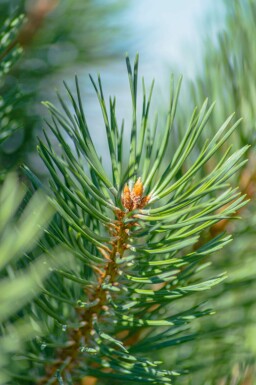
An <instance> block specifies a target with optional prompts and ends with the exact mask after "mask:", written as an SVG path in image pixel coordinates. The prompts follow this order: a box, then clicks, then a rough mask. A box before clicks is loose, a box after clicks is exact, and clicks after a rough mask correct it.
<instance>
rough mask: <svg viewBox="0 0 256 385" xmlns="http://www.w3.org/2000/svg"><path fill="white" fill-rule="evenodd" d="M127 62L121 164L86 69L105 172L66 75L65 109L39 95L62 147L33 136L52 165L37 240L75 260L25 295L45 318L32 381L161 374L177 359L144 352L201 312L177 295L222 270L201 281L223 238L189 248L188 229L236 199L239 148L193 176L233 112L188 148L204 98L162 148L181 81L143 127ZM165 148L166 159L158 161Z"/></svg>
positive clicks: (182, 336)
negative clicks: (103, 138)
mask: <svg viewBox="0 0 256 385" xmlns="http://www.w3.org/2000/svg"><path fill="white" fill-rule="evenodd" d="M127 68H128V76H129V82H130V88H131V94H132V102H133V120H132V122H133V123H132V129H131V139H130V146H131V151H130V158H129V162H128V164H127V165H125V163H124V161H123V152H124V149H123V138H122V135H123V128H122V127H123V126H121V128H120V127H119V126H118V124H117V119H116V112H115V110H116V103H115V102H114V101H113V100H111V101H110V106H109V108H110V111H109V112H108V111H107V107H106V103H105V98H104V94H103V88H102V84H101V80H100V78H98V84H96V82H95V81H94V80H93V79H92V82H93V86H94V88H95V91H96V93H97V95H98V99H99V103H100V105H101V109H102V113H103V118H104V124H105V128H106V133H107V138H108V145H109V152H110V159H111V162H112V178H110V177H109V176H108V174H107V173H106V171H105V169H104V164H103V163H102V161H101V159H100V156H99V155H98V154H97V151H96V149H95V146H94V144H93V141H92V139H91V135H90V132H89V128H88V125H87V122H86V118H85V113H84V111H83V107H82V101H81V100H82V98H81V94H80V90H79V85H78V81H77V79H76V92H77V95H76V96H77V98H75V97H74V96H73V94H72V93H71V91H70V90H69V87H68V86H67V85H65V87H66V89H67V92H68V95H69V97H70V103H71V105H72V106H73V110H74V112H71V111H70V109H69V107H68V105H67V104H66V103H65V102H64V100H63V99H62V97H61V96H59V100H60V103H61V106H62V109H63V113H62V112H60V111H59V110H58V109H56V108H55V107H54V106H53V105H52V104H50V103H45V105H46V106H47V107H48V109H49V111H50V113H51V115H52V122H50V123H48V127H49V128H50V130H51V131H52V133H53V134H54V135H55V136H56V138H57V140H58V142H59V144H60V146H61V151H62V153H61V154H60V155H58V154H57V153H56V152H55V150H54V148H53V146H52V145H51V140H50V139H49V138H48V136H47V135H46V134H45V136H46V144H45V143H43V142H42V141H41V142H40V144H39V154H40V156H41V157H42V159H43V160H44V162H45V164H46V166H47V168H48V170H49V172H50V174H51V180H50V187H51V190H52V196H51V202H52V204H53V205H54V206H55V208H56V209H57V211H58V212H59V215H58V216H57V217H56V220H55V221H54V222H53V223H52V224H51V227H50V229H49V232H48V237H47V239H48V241H47V242H49V243H51V242H54V243H56V242H57V243H60V244H61V245H62V246H65V248H66V249H68V250H70V251H72V253H73V255H74V256H75V258H76V264H75V265H72V264H71V265H68V264H67V265H65V264H64V265H63V266H62V267H61V268H57V269H55V271H54V273H53V275H52V276H51V278H50V279H49V280H48V281H47V283H46V285H45V291H44V292H43V294H42V295H41V296H40V298H38V299H36V301H35V309H36V312H35V314H36V316H37V317H38V318H43V319H45V322H46V324H49V322H50V321H49V320H51V322H50V324H51V325H52V326H51V327H50V329H49V330H52V331H49V335H48V336H47V337H46V338H45V343H44V346H45V347H46V348H44V349H43V351H41V352H40V353H39V352H38V357H40V360H41V362H42V363H43V362H44V365H43V366H44V368H45V370H41V369H40V367H38V366H37V367H35V366H33V365H32V369H31V376H32V377H31V381H32V378H39V376H40V375H41V378H40V380H39V381H38V382H37V383H39V384H40V385H42V384H58V383H62V382H65V381H66V382H67V383H78V382H79V381H80V380H81V379H82V378H88V381H89V379H92V377H95V378H102V379H105V380H106V381H108V379H112V380H113V381H117V382H122V383H124V382H126V381H129V382H133V383H144V384H146V383H152V384H169V383H172V381H173V379H174V378H175V376H177V375H178V374H182V373H183V368H182V367H179V368H178V369H177V370H176V369H175V370H173V369H171V370H165V369H162V368H161V365H160V364H159V362H155V361H152V360H149V359H148V358H147V357H145V355H147V353H146V352H148V351H151V350H154V351H157V350H158V349H163V348H165V347H171V346H176V345H177V344H183V343H187V342H189V341H191V340H194V339H197V338H199V337H200V333H199V334H198V333H190V334H189V332H187V330H186V329H187V327H188V326H190V324H191V323H193V322H195V321H196V320H197V319H200V318H201V317H204V316H207V315H210V314H212V310H211V309H208V308H205V306H204V304H203V303H202V302H197V303H195V304H194V305H193V304H192V305H191V304H190V305H186V307H185V308H184V306H183V305H182V304H183V303H185V302H184V301H185V299H186V297H188V296H193V295H195V293H201V292H204V291H205V290H210V289H211V288H212V287H213V286H215V285H217V284H219V283H220V282H222V281H223V279H225V274H219V275H217V276H211V277H209V276H208V277H207V278H204V279H202V277H201V276H200V274H201V271H202V270H203V269H205V268H206V267H207V266H208V264H207V263H205V258H206V257H207V256H208V255H210V254H211V253H213V252H216V251H217V250H220V249H221V248H222V247H223V246H224V245H226V244H227V243H229V242H230V236H225V235H219V236H217V237H216V238H214V239H212V240H209V241H208V242H205V243H203V244H201V245H200V246H199V245H198V239H199V236H200V235H201V233H202V231H203V230H204V229H208V228H209V227H211V226H213V225H214V224H216V223H218V222H219V221H220V220H223V219H227V218H230V217H231V216H232V215H234V213H236V212H237V211H238V210H239V209H240V208H241V207H243V206H244V205H245V203H246V201H245V199H244V196H241V194H240V193H239V192H238V191H237V189H236V188H232V187H230V186H229V184H228V182H227V180H228V179H229V178H230V177H231V176H232V175H233V174H234V173H235V172H237V171H238V170H239V169H240V168H241V167H242V166H243V165H244V164H245V162H246V160H244V154H245V153H246V151H247V149H248V147H247V146H245V147H243V148H242V149H240V150H238V151H236V152H234V153H233V154H231V149H230V148H228V150H227V151H225V152H224V155H223V156H222V158H220V159H219V161H218V162H217V164H215V166H214V167H213V168H212V170H211V171H210V172H209V173H208V174H204V175H203V176H201V172H202V170H203V169H204V167H205V166H206V165H208V163H209V162H210V161H211V159H212V158H213V157H214V156H215V154H216V153H217V152H218V151H219V149H220V148H221V147H222V146H223V145H224V143H225V141H226V140H227V139H228V138H229V137H230V135H231V134H232V132H233V131H234V130H235V129H236V128H237V126H238V123H239V122H235V123H234V124H233V125H231V119H232V117H230V118H228V119H227V120H226V122H225V123H224V124H223V125H222V126H221V127H220V129H219V131H217V133H216V134H215V135H214V136H213V138H212V139H210V140H208V141H206V142H205V145H204V146H203V147H202V148H201V149H200V151H199V152H197V156H196V157H195V156H194V154H193V149H194V148H195V147H196V145H197V142H198V140H199V137H200V134H201V132H202V131H203V129H204V128H205V126H206V124H207V121H208V120H209V118H210V116H211V114H212V111H213V106H210V107H208V103H207V101H206V102H205V103H204V104H203V106H202V108H201V109H200V110H199V111H198V110H194V112H193V115H192V117H191V119H190V120H189V123H188V126H187V131H186V133H185V135H184V138H183V140H182V141H181V142H180V145H179V146H178V147H177V148H176V150H175V151H174V153H173V154H172V156H171V157H170V155H169V154H168V151H169V150H168V147H169V146H168V144H169V141H170V140H171V131H172V129H173V123H174V119H175V112H176V109H177V103H178V95H179V90H180V82H179V83H178V85H177V87H176V88H175V87H174V80H173V79H172V80H171V93H170V104H169V106H170V109H169V112H168V115H167V118H166V128H165V131H164V132H163V134H159V135H160V136H159V137H158V139H157V140H156V137H157V136H156V135H157V134H158V133H157V134H156V128H154V130H153V131H151V130H150V129H149V106H150V101H151V94H152V88H151V91H150V94H149V98H148V99H147V97H146V91H145V86H143V92H144V95H143V100H144V103H143V109H142V118H141V122H139V121H138V118H137V105H136V100H137V96H136V95H137V94H136V93H137V76H138V75H137V70H138V59H137V58H136V60H135V65H134V71H132V69H131V68H132V67H131V65H130V62H129V59H127ZM145 106H147V107H145ZM139 127H141V130H142V131H140V132H139ZM155 127H156V126H155ZM146 132H147V133H148V134H147V135H146V134H145V133H146ZM158 132H159V131H158ZM71 141H73V145H74V148H75V151H76V155H74V151H73V150H71V147H70V145H69V142H71ZM152 154H155V155H154V156H152ZM165 158H168V160H169V161H168V163H167V165H166V164H165V166H164V163H163V161H164V159H165ZM170 159H171V160H170ZM145 166H146V167H147V172H145V169H144V167H145ZM140 175H141V176H143V175H144V177H143V178H141V177H140ZM44 248H45V250H47V246H44ZM60 327H61V330H62V332H60V331H59V329H60ZM56 333H57V336H58V338H57V339H56V337H55V334H56ZM206 336H207V333H205V334H204V333H202V335H201V338H206ZM49 357H51V359H50V362H49Z"/></svg>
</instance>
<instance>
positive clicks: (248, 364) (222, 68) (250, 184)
mask: <svg viewBox="0 0 256 385" xmlns="http://www.w3.org/2000/svg"><path fill="white" fill-rule="evenodd" d="M224 11H225V12H226V18H225V24H224V29H223V30H222V31H220V33H219V36H218V40H217V42H216V41H214V40H213V39H212V36H210V35H206V37H205V39H206V44H205V50H204V53H203V57H202V64H201V65H200V70H199V71H198V77H197V78H196V80H195V82H194V83H193V84H192V85H191V98H190V100H191V103H198V102H199V101H200V100H202V98H204V97H205V96H206V95H211V97H212V98H214V99H216V113H215V114H212V116H211V117H210V119H209V123H208V130H209V131H210V132H215V127H216V125H218V124H220V122H221V121H222V120H223V119H224V118H225V116H227V114H228V113H229V112H230V111H236V112H238V114H239V115H241V116H242V117H243V119H242V121H241V124H240V126H239V129H237V130H235V132H234V133H233V134H232V136H231V138H230V139H229V143H230V144H232V145H233V146H234V147H236V148H239V147H240V146H242V145H243V144H245V143H249V144H250V149H249V152H248V154H247V156H248V157H249V162H248V164H247V166H246V168H245V169H243V170H242V171H241V172H239V173H237V174H236V175H235V176H234V177H233V181H234V183H236V184H237V185H239V186H240V190H241V191H242V192H243V193H245V194H246V195H247V196H248V197H249V198H250V199H251V200H250V203H249V205H248V206H246V207H245V208H243V209H242V211H241V212H240V214H241V215H242V217H243V220H242V221H236V222H233V223H231V222H230V221H222V222H220V223H219V224H218V225H216V226H213V227H211V228H210V229H209V231H208V232H206V233H205V235H204V236H205V239H211V238H212V237H213V236H216V235H217V234H218V233H219V232H222V231H227V232H228V233H230V232H232V233H233V234H234V242H232V243H230V244H229V245H228V246H227V247H226V248H225V249H223V251H220V252H219V253H218V255H216V257H215V258H214V263H213V264H212V266H211V271H212V274H219V273H220V272H221V271H223V270H225V271H228V275H229V277H228V279H227V280H226V281H223V283H222V284H220V285H219V286H218V287H216V289H215V290H212V291H211V293H209V296H208V299H209V300H210V301H211V303H212V304H213V306H214V308H215V309H216V311H217V312H216V316H213V317H210V318H209V319H207V321H206V322H201V323H200V325H198V327H199V328H200V329H201V332H204V331H208V330H212V331H214V332H212V334H211V335H210V334H209V340H208V344H205V343H202V342H200V341H199V340H198V341H196V342H193V343H191V344H190V347H189V349H187V350H186V352H187V351H190V354H189V356H186V357H187V363H189V362H190V363H191V364H190V365H191V366H192V367H194V370H195V371H197V372H194V373H193V375H192V376H191V377H190V381H189V383H190V384H194V385H197V384H199V383H206V382H207V383H209V384H216V383H217V384H218V383H219V382H220V381H222V382H223V384H233V383H235V384H240V383H242V384H243V383H246V384H247V383H248V384H253V383H254V378H255V357H256V356H255V353H256V345H255V341H256V334H255V311H256V308H255V294H254V293H255V290H256V287H255V282H256V274H255V272H256V265H255V256H254V238H255V165H256V162H255V81H254V79H255V64H256V63H255V50H254V41H253V39H252V36H254V34H255V30H256V24H255V15H256V5H255V2H254V1H251V0H245V1H239V0H236V1H234V2H232V3H230V2H229V1H225V2H224ZM187 108H188V106H183V115H184V114H185V112H186V111H187ZM178 119H179V122H180V127H182V126H183V124H184V118H183V116H182V114H179V117H178ZM181 135H182V134H181ZM205 138H206V136H204V135H202V137H201V141H200V140H198V142H197V145H198V151H199V149H200V148H201V146H202V145H203V144H204V141H205ZM223 149H224V148H223ZM223 154H224V152H223ZM217 161H218V157H216V158H215V160H213V163H212V167H213V166H214V164H215V163H216V162H217ZM186 352H185V349H180V350H179V349H177V350H176V352H175V354H176V359H177V360H178V362H179V361H180V360H181V361H182V360H183V357H184V354H186ZM206 356H208V360H207V362H208V364H207V365H205V369H204V370H202V367H201V366H200V364H201V363H202V361H204V362H206V360H205V357H206ZM246 381H247V382H246ZM222 382H221V383H222Z"/></svg>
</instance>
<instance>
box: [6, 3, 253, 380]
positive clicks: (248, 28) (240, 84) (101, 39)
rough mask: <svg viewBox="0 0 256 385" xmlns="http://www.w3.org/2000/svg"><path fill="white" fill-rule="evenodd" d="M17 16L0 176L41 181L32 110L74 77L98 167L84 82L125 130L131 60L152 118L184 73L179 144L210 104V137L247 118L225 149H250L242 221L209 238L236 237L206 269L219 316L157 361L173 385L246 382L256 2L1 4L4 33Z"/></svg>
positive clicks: (39, 125) (99, 135) (99, 133)
mask: <svg viewBox="0 0 256 385" xmlns="http://www.w3.org/2000/svg"><path fill="white" fill-rule="evenodd" d="M20 12H23V13H24V15H25V21H24V23H23V26H22V27H21V29H20V32H19V34H18V36H17V41H16V42H17V43H19V44H21V46H22V47H23V54H22V56H21V58H20V59H19V60H18V61H17V63H16V64H15V66H14V67H13V68H12V70H11V71H10V72H9V74H8V76H7V77H6V78H5V80H4V81H2V83H0V95H5V94H6V93H15V94H19V95H21V96H22V97H20V98H19V101H18V102H17V104H16V105H15V108H14V110H13V111H12V114H11V116H9V117H5V120H1V122H0V124H1V125H3V124H5V125H13V126H14V128H15V129H16V132H15V134H14V135H12V136H11V137H10V138H9V139H8V140H7V141H5V143H4V144H2V146H1V147H0V167H1V168H5V169H6V168H13V167H16V166H19V165H20V164H22V163H26V164H28V165H29V167H30V168H31V169H32V170H33V171H34V172H35V173H36V174H37V175H38V176H40V177H41V178H43V177H44V176H45V175H44V174H45V170H44V169H43V168H42V164H41V163H40V161H39V159H38V157H37V155H36V141H37V139H36V138H37V136H41V135H42V129H43V128H45V129H46V125H45V123H44V119H45V109H44V107H43V106H42V105H41V104H40V103H41V101H42V100H50V101H52V102H56V96H55V89H56V88H57V89H58V90H59V91H60V93H62V94H63V95H64V92H63V87H62V80H65V81H67V82H68V84H69V85H70V87H71V88H72V82H73V79H74V75H75V73H77V74H78V76H79V79H80V83H81V89H82V91H83V97H84V105H85V111H86V114H87V118H88V123H89V127H91V132H92V136H93V138H94V140H95V142H96V146H97V147H98V149H99V150H100V152H101V154H102V155H103V157H104V148H105V144H106V139H105V136H104V131H103V129H102V117H101V115H100V108H99V106H98V104H97V101H96V96H95V95H94V92H93V89H92V86H91V85H90V82H89V78H88V74H89V73H91V74H92V75H93V76H96V75H97V73H101V75H102V81H103V86H104V90H105V94H106V96H108V95H109V94H111V95H116V96H117V111H118V117H119V118H120V120H121V119H122V118H125V119H126V121H128V124H127V126H128V127H129V116H130V103H131V102H130V99H129V85H128V79H127V74H126V68H125V60H124V57H125V53H126V52H128V53H129V55H130V57H131V59H133V57H134V56H135V53H136V52H139V54H140V67H139V71H140V74H141V75H143V76H144V77H145V81H146V84H147V85H148V86H149V85H150V82H151V80H152V79H153V78H155V80H156V86H155V91H154V103H153V104H154V106H155V107H158V109H159V110H160V113H161V111H162V109H163V111H164V110H166V108H165V107H166V106H167V104H168V100H167V95H168V91H169V90H168V87H167V86H166V85H167V84H168V81H169V75H170V73H171V72H173V73H174V74H175V75H177V76H178V75H179V74H183V76H184V81H183V89H182V94H181V98H180V107H179V111H178V116H177V122H176V124H177V126H178V128H179V132H180V134H181V135H182V130H183V127H185V124H186V119H185V118H186V116H190V115H191V110H192V107H193V106H194V105H195V104H199V105H201V104H202V102H203V100H204V99H205V97H209V99H210V100H211V101H213V100H216V101H217V103H216V109H215V113H214V116H213V117H212V119H211V120H210V122H209V126H208V130H209V131H211V130H212V131H215V130H216V129H217V128H218V127H219V125H220V123H221V122H223V121H224V120H225V118H226V117H227V116H228V115H230V114H231V113H232V112H234V111H236V114H237V115H236V116H237V117H240V116H242V117H243V122H242V124H241V125H240V128H239V130H238V131H237V132H236V134H235V136H233V137H232V139H231V142H230V143H234V144H235V145H239V146H240V145H243V144H245V143H250V144H251V150H250V153H249V159H250V161H249V164H248V166H247V167H246V169H245V170H244V171H243V172H242V173H241V174H240V175H238V177H237V181H236V182H237V183H239V184H240V188H241V190H242V191H243V192H244V193H245V194H247V195H248V196H249V197H250V198H251V203H250V204H249V205H248V206H247V208H245V209H243V212H241V216H242V218H243V220H242V221H240V222H236V223H235V225H234V224H233V223H232V225H231V224H230V223H226V224H225V225H223V224H222V227H220V228H215V229H212V230H211V232H210V234H208V235H206V236H208V237H210V236H213V235H216V234H218V233H220V232H221V231H228V232H232V233H233V234H234V238H235V241H234V242H233V243H232V244H231V245H230V246H228V247H226V248H225V250H224V251H222V252H219V253H218V254H216V256H215V257H214V260H213V261H212V266H211V274H212V275H213V274H216V275H217V274H218V273H219V272H223V271H228V272H229V278H228V280H227V281H225V282H224V283H223V284H221V285H219V286H218V287H217V288H216V289H214V290H212V291H211V294H208V295H209V297H207V298H208V300H209V302H210V304H211V306H213V307H214V308H215V309H216V311H217V315H216V316H212V317H210V318H207V319H206V320H205V321H204V322H202V321H200V323H196V322H195V326H194V330H192V331H191V333H192V334H193V333H196V332H197V331H198V330H199V328H200V329H202V331H203V333H205V336H206V339H204V340H203V341H200V340H195V341H193V344H189V342H187V341H184V342H187V343H186V344H184V345H181V347H179V348H175V349H173V348H169V349H167V350H165V351H163V353H161V359H163V360H165V361H167V362H169V363H170V365H174V367H181V368H183V369H186V368H187V369H189V370H190V372H192V375H191V376H187V377H186V376H185V377H183V378H182V379H181V380H179V381H180V382H179V383H180V384H183V383H184V384H193V385H198V384H204V385H206V384H207V385H208V384H209V385H211V384H218V385H224V384H230V385H231V384H233V385H234V384H240V385H241V384H243V385H252V384H254V383H255V382H254V379H255V376H254V374H253V371H254V362H255V356H256V326H255V319H256V305H255V293H256V283H255V282H256V262H255V235H256V230H255V224H256V207H255V203H254V201H255V199H254V198H255V183H256V172H255V170H256V167H255V165H256V162H255V132H256V131H255V128H256V127H255V122H256V119H255V114H256V112H255V111H256V108H255V107H256V81H255V79H256V47H255V41H254V40H255V39H254V37H255V36H256V2H255V1H253V0H231V1H229V0H219V1H218V2H216V1H215V2H214V1H210V0H179V1H175V0H159V1H154V0H140V1H135V0H130V1H128V0H119V1H118V0H110V1H104V0H76V1H72V0H31V1H25V0H0V22H1V23H3V21H4V20H5V19H6V18H7V17H9V16H10V15H14V14H19V13H20ZM203 140H204V138H202V141H203ZM199 145H200V144H199ZM208 274H209V272H208ZM203 299H204V298H202V300H203ZM196 302H198V298H196V299H195V303H196ZM158 358H159V357H158ZM184 362H185V366H186V367H185V368H184Z"/></svg>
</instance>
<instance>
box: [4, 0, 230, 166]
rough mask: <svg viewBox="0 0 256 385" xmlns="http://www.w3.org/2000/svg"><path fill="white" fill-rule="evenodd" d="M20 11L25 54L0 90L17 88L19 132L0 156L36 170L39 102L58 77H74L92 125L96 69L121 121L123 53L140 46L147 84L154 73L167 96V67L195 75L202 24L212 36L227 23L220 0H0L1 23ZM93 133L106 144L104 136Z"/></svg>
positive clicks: (40, 123)
mask: <svg viewBox="0 0 256 385" xmlns="http://www.w3.org/2000/svg"><path fill="white" fill-rule="evenodd" d="M20 12H23V13H24V14H25V17H26V19H25V23H24V27H23V29H22V30H21V32H20V36H18V39H19V43H21V45H22V46H23V49H24V52H23V55H22V57H21V59H20V60H19V61H18V62H17V64H16V66H15V67H14V68H13V70H12V71H11V73H10V74H9V76H8V78H7V81H6V83H5V85H3V84H2V87H1V88H2V90H1V94H3V93H4V91H5V88H6V89H17V92H20V93H21V94H22V101H21V102H20V103H19V104H18V106H17V108H16V110H15V111H14V112H13V113H12V119H13V118H14V117H15V120H16V121H15V124H16V125H17V127H19V130H17V132H16V134H15V135H14V136H12V137H11V138H10V139H9V141H7V142H6V143H5V145H4V146H3V147H2V151H1V154H0V156H1V158H0V161H1V163H2V164H3V165H4V167H12V166H13V165H15V164H17V163H22V162H24V161H25V162H28V163H29V165H30V166H31V167H32V168H33V169H34V171H37V173H42V169H41V167H42V165H41V163H38V162H39V160H38V158H37V157H35V156H34V148H35V138H36V136H37V135H40V133H41V131H42V127H43V126H44V124H43V117H44V114H45V109H44V107H42V105H41V104H40V102H41V101H42V100H50V101H54V100H55V90H56V88H58V89H61V84H62V80H63V79H65V80H66V81H68V82H69V83H70V84H71V86H72V81H73V78H74V74H75V73H77V74H78V75H79V79H80V81H81V82H83V83H84V87H82V89H83V90H84V92H85V94H86V95H85V96H86V106H87V107H86V110H87V115H88V120H89V122H90V121H91V122H92V123H93V125H94V127H95V128H94V130H93V131H97V128H98V127H99V125H100V124H101V120H100V119H98V118H97V116H98V111H99V110H98V106H97V103H95V99H94V93H93V90H92V87H91V85H90V84H89V80H88V73H91V74H92V75H95V74H97V73H98V72H99V73H101V75H102V77H103V84H104V89H105V92H106V95H108V94H109V93H111V95H116V96H117V100H118V107H119V108H118V112H119V114H120V119H121V118H122V117H124V118H127V119H128V117H129V111H128V112H127V104H128V103H129V102H130V100H128V99H127V98H128V97H129V94H128V92H127V86H128V81H127V75H126V69H125V60H124V57H125V53H126V52H127V53H128V54H129V55H130V57H131V58H133V57H134V56H135V54H136V52H139V54H140V74H143V76H144V77H145V80H146V84H148V85H149V84H150V82H151V81H152V79H153V78H156V90H157V93H158V95H159V94H160V95H161V96H163V97H164V94H165V92H166V94H167V93H168V89H165V88H166V87H164V86H165V83H166V79H168V77H169V74H170V72H171V71H172V72H177V73H178V74H179V73H182V74H183V75H184V76H185V77H187V78H193V76H194V75H195V70H196V69H197V68H198V66H200V65H201V63H200V60H199V58H200V52H201V50H202V45H203V43H204V40H205V32H206V29H207V31H208V33H209V32H210V34H211V36H215V37H216V34H217V32H218V30H220V29H221V27H222V26H223V24H224V17H223V14H224V7H223V4H222V1H219V2H218V3H217V4H215V3H213V2H212V1H210V0H193V1H189V0H181V1H179V2H176V1H168V0H161V2H160V3H159V2H155V1H154V0H147V1H146V0H142V1H140V2H136V1H135V0H132V1H127V0H119V1H118V0H111V1H104V0H86V1H82V0H80V1H75V2H74V1H72V0H61V1H59V0H31V1H28V0H27V1H25V0H0V21H1V23H3V21H4V20H5V19H6V17H8V16H10V15H13V14H15V13H16V14H19V13H20ZM157 99H158V100H159V97H158V98H157ZM14 114H15V116H14ZM95 139H96V140H97V144H98V146H99V147H101V148H103V150H104V145H105V142H104V139H103V138H102V139H103V141H102V142H101V140H100V138H99V135H95Z"/></svg>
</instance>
